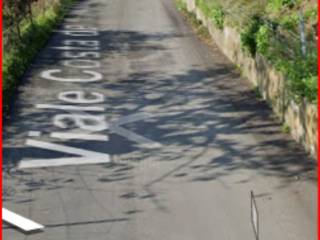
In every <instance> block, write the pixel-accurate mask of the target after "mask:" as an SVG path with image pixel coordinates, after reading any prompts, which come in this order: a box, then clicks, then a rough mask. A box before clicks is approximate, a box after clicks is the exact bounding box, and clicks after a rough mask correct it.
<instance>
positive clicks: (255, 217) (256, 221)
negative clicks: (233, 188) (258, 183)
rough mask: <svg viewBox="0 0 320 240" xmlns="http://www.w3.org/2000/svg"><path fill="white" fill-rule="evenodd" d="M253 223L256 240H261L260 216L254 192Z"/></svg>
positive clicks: (252, 204)
mask: <svg viewBox="0 0 320 240" xmlns="http://www.w3.org/2000/svg"><path fill="white" fill-rule="evenodd" d="M251 222H252V226H253V231H254V234H255V237H256V240H259V215H258V208H257V204H256V201H255V197H254V194H253V191H251Z"/></svg>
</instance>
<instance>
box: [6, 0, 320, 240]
mask: <svg viewBox="0 0 320 240" xmlns="http://www.w3.org/2000/svg"><path fill="white" fill-rule="evenodd" d="M250 89H251V88H250V86H249V84H248V83H247V81H246V80H245V79H243V78H242V77H241V76H240V74H239V73H238V71H237V70H235V68H234V67H233V66H232V64H231V63H230V62H229V61H228V60H227V59H226V57H224V56H223V55H222V54H221V52H220V51H219V50H218V49H217V48H216V47H215V45H214V44H213V45H212V46H207V45H206V44H204V43H203V42H201V41H200V40H199V39H198V38H197V36H195V34H194V33H193V31H192V29H191V28H190V26H188V24H187V23H186V22H185V21H184V19H183V17H182V16H181V15H180V13H179V12H177V11H176V8H175V5H174V2H173V1H171V0H139V1H132V0H104V1H103V0H83V1H79V2H78V3H76V4H75V5H74V6H73V7H72V9H71V11H70V13H69V14H68V15H67V17H66V19H65V21H64V23H63V24H62V25H61V26H60V27H59V28H58V29H57V31H55V33H54V34H53V36H52V38H51V39H50V41H49V42H48V44H47V46H46V47H45V48H44V49H43V51H42V52H41V53H40V54H39V55H38V57H37V58H36V59H35V61H34V63H33V64H32V66H31V67H30V69H29V71H28V72H27V73H26V75H25V76H24V79H23V82H22V85H21V87H20V88H19V93H18V95H17V97H16V101H15V105H14V108H13V111H12V115H11V119H9V120H8V121H7V124H6V126H5V132H4V169H3V180H4V185H3V204H4V207H5V208H7V209H8V210H10V211H13V212H15V213H16V214H21V215H22V216H24V217H26V218H29V219H31V220H33V221H35V222H37V223H39V224H42V225H44V226H45V229H44V230H43V231H41V232H36V233H32V234H25V233H23V232H21V231H19V230H18V229H15V228H13V227H11V226H9V225H6V224H4V225H3V237H4V239H8V240H22V239H23V240H26V239H27V240H85V239H90V240H105V239H108V240H120V239H121V240H127V239H128V240H163V239H165V240H212V239H215V240H251V239H252V240H254V239H255V236H254V231H253V227H252V224H251V206H250V203H251V199H250V192H251V191H253V192H254V195H255V201H256V204H257V209H258V214H259V215H258V217H259V220H260V224H259V228H260V233H259V234H260V239H261V240H270V239H272V240H311V239H316V180H315V175H316V174H315V161H314V160H312V159H310V158H309V157H308V156H307V155H306V153H304V151H303V149H302V148H301V147H300V146H299V145H297V144H296V143H295V142H293V141H292V140H291V139H290V137H289V135H287V134H284V133H282V132H281V124H280V123H279V121H277V120H276V118H275V117H273V115H272V112H271V110H270V109H269V108H268V106H267V105H266V104H265V103H264V102H263V101H260V100H258V99H256V97H255V94H254V93H253V91H251V90H250Z"/></svg>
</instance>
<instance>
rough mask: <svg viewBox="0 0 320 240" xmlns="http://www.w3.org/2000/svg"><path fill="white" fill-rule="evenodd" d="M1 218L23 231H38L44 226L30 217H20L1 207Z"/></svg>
mask: <svg viewBox="0 0 320 240" xmlns="http://www.w3.org/2000/svg"><path fill="white" fill-rule="evenodd" d="M2 220H3V221H4V222H6V223H8V224H10V225H13V226H15V227H17V228H19V229H21V230H23V231H24V232H31V231H38V230H41V229H43V228H44V226H43V225H41V224H39V223H36V222H34V221H32V220H30V219H27V218H25V217H22V216H20V215H18V214H16V213H14V212H11V211H9V210H7V209H5V208H2Z"/></svg>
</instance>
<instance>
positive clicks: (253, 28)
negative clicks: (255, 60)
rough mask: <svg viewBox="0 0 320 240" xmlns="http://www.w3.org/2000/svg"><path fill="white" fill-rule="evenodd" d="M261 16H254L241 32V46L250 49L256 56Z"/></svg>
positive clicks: (252, 54)
mask: <svg viewBox="0 0 320 240" xmlns="http://www.w3.org/2000/svg"><path fill="white" fill-rule="evenodd" d="M262 24H263V23H262V20H261V17H260V16H253V17H252V19H251V21H250V22H249V23H248V25H247V27H245V28H244V30H243V31H242V32H241V33H240V37H241V46H242V47H243V48H244V49H245V50H247V51H249V53H250V54H251V56H255V55H256V52H257V41H256V35H257V33H258V31H259V29H260V26H261V25H262Z"/></svg>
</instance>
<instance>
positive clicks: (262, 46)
mask: <svg viewBox="0 0 320 240" xmlns="http://www.w3.org/2000/svg"><path fill="white" fill-rule="evenodd" d="M270 36H271V30H270V28H269V27H268V26H267V25H266V24H264V25H261V26H260V28H259V30H258V32H257V33H256V44H257V46H256V48H257V52H259V53H260V54H262V55H267V54H268V50H269V46H270Z"/></svg>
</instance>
